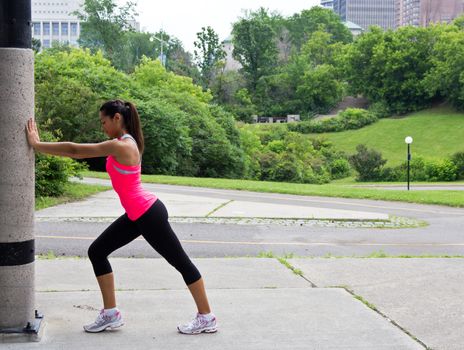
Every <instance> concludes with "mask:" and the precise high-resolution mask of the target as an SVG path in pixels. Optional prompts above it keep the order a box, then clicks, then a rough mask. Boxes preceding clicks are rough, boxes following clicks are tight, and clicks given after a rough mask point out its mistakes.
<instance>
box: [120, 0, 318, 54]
mask: <svg viewBox="0 0 464 350" xmlns="http://www.w3.org/2000/svg"><path fill="white" fill-rule="evenodd" d="M124 2H125V1H124V0H119V1H118V3H119V4H121V3H124ZM319 4H320V1H319V0H227V1H225V0H164V1H153V0H138V1H137V12H138V13H139V17H138V22H140V28H141V30H143V31H149V32H157V31H158V30H160V29H161V28H163V30H164V31H166V32H167V33H168V34H170V35H174V36H175V37H177V38H178V39H180V40H181V41H182V43H183V44H184V48H185V49H186V50H188V51H190V52H192V53H193V49H194V46H193V42H194V41H195V40H196V33H197V32H199V31H201V27H207V26H211V27H212V28H213V29H214V30H215V31H216V33H218V35H219V40H220V41H222V40H224V39H225V38H226V37H228V36H229V35H230V32H231V30H232V25H231V24H232V23H233V22H235V21H236V20H237V19H238V18H239V17H240V16H241V15H242V9H252V10H256V9H258V8H259V7H264V8H268V9H269V10H271V11H277V12H279V13H280V14H281V15H284V16H291V15H293V14H294V13H296V12H301V11H302V10H304V9H309V8H311V7H313V6H315V5H319Z"/></svg>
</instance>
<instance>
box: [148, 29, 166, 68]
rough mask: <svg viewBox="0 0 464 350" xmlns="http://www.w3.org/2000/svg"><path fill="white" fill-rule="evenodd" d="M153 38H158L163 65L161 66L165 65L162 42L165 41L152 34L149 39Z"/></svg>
mask: <svg viewBox="0 0 464 350" xmlns="http://www.w3.org/2000/svg"><path fill="white" fill-rule="evenodd" d="M154 39H156V40H158V41H159V42H160V43H161V64H162V65H163V67H166V63H165V60H164V55H163V43H165V42H166V41H164V40H163V39H160V38H158V37H157V36H155V35H152V36H151V37H150V41H151V42H153V40H154Z"/></svg>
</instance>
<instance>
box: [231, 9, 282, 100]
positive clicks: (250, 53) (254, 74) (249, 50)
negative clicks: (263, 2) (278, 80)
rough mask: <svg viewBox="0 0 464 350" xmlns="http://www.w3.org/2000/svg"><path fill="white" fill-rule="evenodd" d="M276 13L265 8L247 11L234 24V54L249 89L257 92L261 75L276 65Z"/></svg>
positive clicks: (270, 70)
mask: <svg viewBox="0 0 464 350" xmlns="http://www.w3.org/2000/svg"><path fill="white" fill-rule="evenodd" d="M279 18H280V17H279V16H278V15H276V14H269V13H268V11H267V10H266V9H264V8H260V9H259V10H258V11H256V12H246V13H245V16H244V17H242V18H240V20H239V21H238V22H236V23H234V24H233V30H232V35H233V38H232V42H233V44H234V51H233V53H232V55H233V57H234V58H235V59H236V60H238V61H239V62H240V63H241V65H242V67H243V68H242V70H243V72H244V74H245V78H246V79H247V82H248V85H249V87H250V91H251V92H252V93H254V91H255V89H256V86H257V84H258V80H259V78H261V77H262V76H264V75H268V74H270V73H271V72H272V71H273V70H274V68H275V66H276V65H277V54H278V50H277V45H276V32H275V27H276V23H277V22H278V20H279Z"/></svg>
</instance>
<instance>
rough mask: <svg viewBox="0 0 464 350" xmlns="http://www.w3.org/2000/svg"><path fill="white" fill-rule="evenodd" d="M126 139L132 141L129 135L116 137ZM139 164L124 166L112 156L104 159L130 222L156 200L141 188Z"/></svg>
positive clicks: (155, 197) (151, 194)
mask: <svg viewBox="0 0 464 350" xmlns="http://www.w3.org/2000/svg"><path fill="white" fill-rule="evenodd" d="M126 137H129V138H131V139H132V140H134V138H133V137H132V136H130V135H129V134H125V135H123V136H121V137H118V140H122V139H124V138H126ZM134 142H135V140H134ZM141 163H142V162H140V163H139V164H138V165H124V164H121V163H119V162H117V161H116V159H114V157H113V156H112V155H109V156H108V157H107V158H106V171H107V172H108V175H109V176H110V179H111V184H112V185H113V188H114V190H115V191H116V193H117V194H118V196H119V200H120V201H121V204H122V206H123V207H124V209H125V210H126V213H127V216H128V217H129V219H131V220H132V221H135V220H137V219H138V218H139V217H141V216H142V215H143V213H145V212H146V211H147V210H148V209H149V208H150V207H151V206H152V204H153V203H155V201H156V200H157V199H158V198H157V196H156V195H154V194H153V193H150V192H148V191H145V190H144V189H143V188H142V181H141V178H140V175H141Z"/></svg>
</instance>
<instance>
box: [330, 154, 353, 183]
mask: <svg viewBox="0 0 464 350" xmlns="http://www.w3.org/2000/svg"><path fill="white" fill-rule="evenodd" d="M329 168H330V175H331V178H332V179H334V180H335V179H343V178H344V177H347V176H349V175H350V171H351V167H350V162H349V161H348V160H347V159H345V158H337V159H334V160H333V161H332V162H330V163H329Z"/></svg>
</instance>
